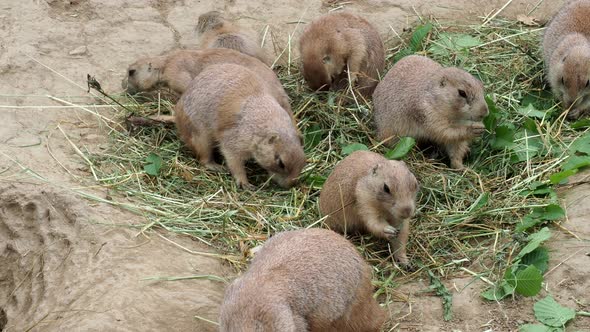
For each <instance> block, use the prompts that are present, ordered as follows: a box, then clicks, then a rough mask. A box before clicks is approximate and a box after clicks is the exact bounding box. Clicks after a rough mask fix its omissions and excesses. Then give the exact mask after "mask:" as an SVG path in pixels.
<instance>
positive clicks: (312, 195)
mask: <svg viewBox="0 0 590 332" xmlns="http://www.w3.org/2000/svg"><path fill="white" fill-rule="evenodd" d="M432 24H433V29H432V30H431V32H430V33H429V34H428V35H427V36H426V38H425V40H424V43H423V47H422V50H419V51H418V52H417V53H418V54H423V55H427V56H430V57H432V58H434V59H435V60H437V61H439V62H441V63H442V64H444V65H445V66H458V67H461V68H464V69H466V70H467V71H469V72H470V73H472V74H473V75H475V76H476V77H479V78H480V79H481V80H482V81H483V82H484V84H485V87H486V92H487V95H488V97H489V98H490V99H491V100H493V102H494V103H495V104H496V107H497V109H498V112H499V114H500V115H499V119H498V124H511V125H514V126H515V127H516V128H520V127H522V126H524V124H525V122H526V121H529V122H530V120H531V119H529V118H528V117H526V116H525V115H523V114H522V112H519V108H521V106H522V105H523V104H524V103H526V102H527V101H528V102H532V103H534V104H535V106H536V107H537V108H539V109H542V110H543V111H544V110H551V111H553V110H555V108H556V107H557V106H556V105H555V100H554V99H553V98H552V97H551V96H550V94H549V93H548V92H547V91H546V90H547V89H548V87H547V86H546V84H545V83H544V79H543V64H542V57H541V55H540V52H539V45H540V38H541V33H542V32H541V30H542V29H539V28H534V27H533V28H531V27H526V26H524V25H522V24H519V23H514V22H506V21H502V20H498V19H494V20H491V21H490V22H488V23H487V24H486V25H485V26H483V27H482V26H459V25H454V24H453V25H449V26H447V25H443V24H440V23H438V22H433V23H432ZM450 26H452V27H450ZM448 36H454V37H453V38H455V37H456V38H460V39H461V40H463V39H464V42H467V43H471V44H470V45H469V46H468V47H465V48H456V47H455V46H452V44H449V43H448V39H447V38H448ZM466 36H467V37H466ZM410 37H411V32H408V33H406V34H405V35H403V36H402V37H401V40H400V39H398V40H392V41H388V43H389V44H390V45H389V46H391V45H394V44H397V45H398V46H394V47H392V48H390V49H389V50H388V68H389V67H391V65H392V64H393V63H392V61H393V55H394V54H396V52H398V51H399V50H400V49H401V48H403V47H405V46H404V45H408V43H409V39H410ZM468 37H469V38H468ZM278 73H279V77H280V79H281V81H282V83H283V84H284V86H285V89H286V90H287V92H288V93H289V95H290V97H291V98H292V108H293V110H294V111H295V112H296V116H297V118H298V119H299V127H300V128H301V130H302V132H303V133H304V134H305V150H306V153H307V158H308V162H309V163H308V166H307V167H306V168H305V170H304V172H303V174H302V176H301V179H302V181H301V184H300V185H299V186H297V187H295V188H293V189H291V190H282V189H280V188H278V187H277V186H276V185H274V184H273V183H271V182H269V181H268V177H267V175H266V173H265V172H263V171H262V170H261V169H260V168H258V167H257V166H255V165H250V167H249V170H250V171H249V175H250V177H251V179H252V182H253V183H254V184H255V185H256V186H257V190H256V191H255V192H248V191H243V190H238V189H237V188H236V186H235V184H234V181H233V179H232V178H231V176H230V175H229V174H218V173H212V172H209V171H207V170H205V169H204V168H203V167H202V166H200V165H199V164H198V163H197V160H196V159H195V158H194V157H193V156H192V155H191V154H190V153H189V152H188V150H187V149H186V148H185V147H183V144H182V143H181V142H180V140H179V138H178V137H177V135H176V132H175V130H173V129H170V128H166V127H157V126H156V127H143V128H139V129H136V130H134V131H132V132H126V131H122V130H120V129H119V128H115V129H113V130H112V131H111V140H112V142H111V143H112V144H110V147H109V148H108V149H107V150H106V151H104V152H101V153H95V154H89V153H86V157H87V158H88V160H89V167H90V168H91V170H92V173H93V174H95V176H96V179H97V180H98V181H99V183H101V184H102V185H103V186H105V187H108V188H109V189H110V190H112V191H113V192H116V193H118V194H117V195H114V197H115V201H126V200H127V202H126V203H124V204H125V206H126V207H128V208H130V209H132V210H134V211H136V212H138V213H142V214H143V215H145V217H146V219H147V223H146V224H145V225H144V226H142V229H143V230H147V229H149V228H160V229H164V230H167V231H170V232H175V233H181V234H186V235H188V236H191V237H193V238H195V239H198V240H199V241H201V242H203V243H206V244H208V245H210V246H211V247H213V248H215V249H216V250H218V251H220V252H222V253H225V254H228V255H229V256H226V257H233V258H228V259H229V260H231V262H232V263H233V264H235V266H236V267H237V268H238V269H244V268H246V262H247V259H246V258H244V257H245V256H247V255H246V253H247V252H248V250H249V249H251V248H253V247H255V246H256V245H258V244H260V243H261V241H263V240H265V239H266V238H267V237H268V236H270V235H272V234H274V233H276V232H279V231H283V230H291V229H296V228H302V227H321V226H322V219H321V217H320V215H319V210H318V204H317V200H318V197H319V191H320V189H321V184H322V182H323V180H324V179H325V178H326V177H327V176H328V175H329V174H330V171H331V170H332V169H333V168H334V166H335V165H336V163H338V162H339V161H340V160H341V159H342V158H343V157H344V156H343V154H342V148H343V147H344V146H347V145H349V144H352V143H363V144H365V145H367V146H368V147H369V148H370V149H371V150H373V151H376V152H379V153H385V152H386V149H385V148H384V147H382V146H381V145H380V144H379V142H377V141H375V140H374V139H373V138H372V137H373V132H372V128H373V126H372V123H371V112H372V105H371V103H370V102H365V101H363V100H358V101H357V102H350V101H351V99H350V98H349V97H350V92H347V91H340V92H330V93H321V94H320V93H317V94H316V93H311V92H310V91H308V90H307V89H306V86H305V84H304V82H303V79H302V76H301V74H300V73H299V70H298V66H297V64H296V63H293V64H292V65H291V67H290V68H279V69H278ZM357 96H358V95H357ZM122 99H123V98H122ZM125 103H126V104H129V101H125ZM171 105H172V104H171V103H170V102H167V101H164V100H158V99H156V101H154V102H151V103H143V104H140V103H137V104H136V105H134V106H131V107H129V108H130V109H131V111H132V113H133V114H135V115H150V114H156V113H158V112H160V113H161V114H166V113H167V112H168V111H169V110H170V108H171ZM547 114H548V116H547V117H546V118H532V121H533V123H534V125H535V126H536V127H537V128H538V130H539V132H540V134H537V136H536V138H537V139H540V140H541V141H542V144H543V149H542V152H541V153H538V154H536V155H535V156H532V157H530V158H525V159H527V160H525V161H523V162H515V161H514V160H513V156H514V154H513V153H512V154H511V153H510V152H509V151H507V150H502V149H495V148H493V147H492V145H491V144H492V142H493V140H494V135H493V133H487V134H485V135H484V136H483V137H482V138H480V139H477V140H476V141H475V142H474V144H473V145H472V152H471V154H470V156H469V158H468V160H467V161H466V165H467V167H468V168H467V169H466V170H464V171H454V170H451V169H449V168H448V167H447V166H446V165H445V164H444V160H442V159H440V158H437V159H430V158H429V154H430V150H427V151H420V150H418V149H414V150H413V151H412V152H410V154H409V155H407V156H406V157H405V160H406V162H407V163H408V164H409V166H410V168H411V169H412V170H413V171H414V173H415V174H416V176H417V177H418V178H419V181H420V183H421V190H420V193H419V196H418V210H417V214H416V216H415V218H414V220H413V224H412V233H411V237H410V242H409V248H408V254H409V257H410V260H411V261H413V262H414V263H415V265H416V266H418V269H417V270H416V271H414V272H407V271H404V270H403V269H400V268H399V267H398V266H397V265H396V264H395V263H394V260H393V257H392V254H391V249H390V248H389V247H388V246H387V244H385V243H383V242H381V241H378V240H375V239H373V238H371V237H370V236H356V237H353V238H352V240H353V241H354V243H355V244H356V245H357V246H358V249H359V250H360V251H361V252H362V253H363V255H364V256H365V257H366V259H367V260H368V261H369V262H370V263H371V264H372V266H373V267H374V273H375V280H376V282H375V283H376V286H377V288H378V290H377V293H378V294H380V299H381V301H382V302H386V303H387V302H389V301H391V300H394V299H398V298H399V297H398V296H396V293H395V288H396V286H397V285H399V284H400V283H404V282H407V281H409V280H411V279H413V278H416V277H417V276H418V275H421V276H426V274H425V273H424V272H425V270H430V271H431V272H433V273H434V274H435V275H436V276H439V277H442V278H448V277H451V276H457V275H475V276H479V277H481V278H482V279H484V280H486V281H489V280H491V281H495V280H497V279H498V278H499V277H500V276H501V275H502V274H503V272H504V269H505V267H506V266H507V264H509V263H510V261H511V257H513V255H514V253H515V251H516V250H517V248H518V247H519V243H520V242H519V241H522V240H523V237H524V236H514V235H513V234H514V233H513V232H512V229H513V228H514V226H515V224H517V223H518V222H519V221H520V220H521V218H522V217H523V216H524V215H526V214H528V213H529V212H530V211H531V208H533V207H539V206H545V205H547V204H548V203H549V199H548V198H543V197H535V196H532V195H528V196H527V195H522V194H521V193H522V191H523V190H524V189H527V188H528V187H529V186H530V185H531V184H533V183H536V182H539V181H540V182H542V181H546V180H547V178H548V175H549V174H550V173H552V172H554V171H556V170H557V169H558V167H559V163H560V161H562V160H563V152H562V151H563V150H564V147H565V146H567V144H569V142H571V140H572V138H573V137H574V136H576V132H575V131H574V130H573V129H571V128H570V127H569V125H568V123H566V122H564V121H563V117H561V116H559V112H557V111H555V112H552V113H551V112H550V113H547ZM550 114H553V115H551V116H549V115H550ZM128 115H129V111H127V110H124V109H121V110H120V114H119V116H120V117H121V118H123V117H125V116H128ZM523 142H524V143H523ZM527 142H528V141H527V140H526V139H524V140H523V139H522V138H518V137H517V138H516V144H526V143H527ZM523 151H525V152H523V153H526V151H528V150H523ZM152 153H153V154H156V155H157V156H159V157H160V158H161V159H162V167H161V170H160V174H159V175H158V176H149V175H147V174H146V173H145V172H144V165H146V164H147V163H148V162H147V161H146V158H147V157H148V156H149V155H150V154H152ZM138 227H139V226H138Z"/></svg>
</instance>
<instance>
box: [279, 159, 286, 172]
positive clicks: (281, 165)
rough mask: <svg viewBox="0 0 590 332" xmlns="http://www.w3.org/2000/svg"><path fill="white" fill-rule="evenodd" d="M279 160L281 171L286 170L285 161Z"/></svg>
mask: <svg viewBox="0 0 590 332" xmlns="http://www.w3.org/2000/svg"><path fill="white" fill-rule="evenodd" d="M278 159H279V162H278V164H279V168H280V169H285V164H284V163H283V161H282V160H281V158H280V157H279V158H278Z"/></svg>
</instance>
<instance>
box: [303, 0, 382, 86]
mask: <svg viewBox="0 0 590 332" xmlns="http://www.w3.org/2000/svg"><path fill="white" fill-rule="evenodd" d="M299 52H300V54H301V60H302V72H303V76H304V77H305V80H306V81H307V83H308V84H309V86H310V87H311V88H312V89H313V90H318V89H320V88H323V89H327V88H330V87H332V88H338V87H340V86H341V85H342V84H341V83H342V81H343V80H346V79H347V77H348V75H347V73H346V72H345V71H346V70H348V72H349V73H350V78H351V82H352V83H355V84H356V86H357V88H358V89H359V91H360V92H361V93H363V94H364V95H365V96H370V95H371V93H372V92H373V90H374V89H375V86H376V85H377V83H378V82H379V77H380V74H381V72H382V71H383V68H384V67H385V49H384V47H383V41H382V40H381V37H380V36H379V33H378V32H377V30H375V28H374V27H373V26H372V25H371V24H370V23H369V22H367V21H366V20H365V19H364V18H362V17H360V16H358V15H355V14H352V13H348V12H337V13H333V14H328V15H324V16H322V17H320V18H318V19H316V20H314V21H313V22H311V24H310V25H309V26H308V27H307V28H306V29H305V31H304V32H303V35H302V36H301V39H300V40H299Z"/></svg>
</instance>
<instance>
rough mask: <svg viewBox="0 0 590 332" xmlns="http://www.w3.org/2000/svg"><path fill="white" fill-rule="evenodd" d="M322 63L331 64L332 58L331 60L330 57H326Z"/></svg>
mask: <svg viewBox="0 0 590 332" xmlns="http://www.w3.org/2000/svg"><path fill="white" fill-rule="evenodd" d="M322 62H323V63H330V62H332V58H330V56H329V55H324V57H323V58H322Z"/></svg>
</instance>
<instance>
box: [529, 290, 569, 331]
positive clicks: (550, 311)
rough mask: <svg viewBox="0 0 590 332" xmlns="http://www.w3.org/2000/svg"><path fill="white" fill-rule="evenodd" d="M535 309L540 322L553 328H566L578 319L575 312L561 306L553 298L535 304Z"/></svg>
mask: <svg viewBox="0 0 590 332" xmlns="http://www.w3.org/2000/svg"><path fill="white" fill-rule="evenodd" d="M533 309H534V311H535V318H537V320H538V321H539V322H541V323H543V324H545V325H549V326H552V327H564V326H565V324H566V323H567V322H569V321H570V320H572V319H574V317H576V311H575V310H573V309H570V308H567V307H564V306H562V305H560V304H559V303H557V302H555V300H554V299H553V297H551V296H547V297H546V298H544V299H542V300H540V301H538V302H537V303H535V305H534V306H533Z"/></svg>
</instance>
